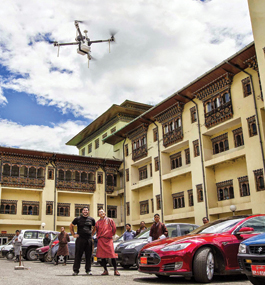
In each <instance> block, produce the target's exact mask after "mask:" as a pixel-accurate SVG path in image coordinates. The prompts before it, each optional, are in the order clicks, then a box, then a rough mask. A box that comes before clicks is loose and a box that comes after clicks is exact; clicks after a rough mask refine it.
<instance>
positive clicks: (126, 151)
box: [124, 144, 129, 156]
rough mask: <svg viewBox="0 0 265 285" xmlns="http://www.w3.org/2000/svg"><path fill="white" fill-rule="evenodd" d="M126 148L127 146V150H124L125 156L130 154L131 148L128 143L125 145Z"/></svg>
mask: <svg viewBox="0 0 265 285" xmlns="http://www.w3.org/2000/svg"><path fill="white" fill-rule="evenodd" d="M124 148H125V150H124V152H125V156H128V155H129V148H128V144H126V145H125V146H124Z"/></svg>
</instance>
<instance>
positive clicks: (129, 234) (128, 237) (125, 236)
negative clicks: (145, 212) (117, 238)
mask: <svg viewBox="0 0 265 285" xmlns="http://www.w3.org/2000/svg"><path fill="white" fill-rule="evenodd" d="M125 227H126V232H124V234H123V240H124V241H128V240H131V239H133V238H134V237H135V236H136V233H135V231H133V230H132V229H131V225H130V224H126V225H125Z"/></svg>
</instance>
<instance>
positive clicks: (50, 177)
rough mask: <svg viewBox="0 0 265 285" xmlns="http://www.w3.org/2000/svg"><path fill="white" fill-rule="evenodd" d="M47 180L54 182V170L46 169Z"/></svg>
mask: <svg viewBox="0 0 265 285" xmlns="http://www.w3.org/2000/svg"><path fill="white" fill-rule="evenodd" d="M47 178H48V180H54V169H53V168H51V167H48V177H47Z"/></svg>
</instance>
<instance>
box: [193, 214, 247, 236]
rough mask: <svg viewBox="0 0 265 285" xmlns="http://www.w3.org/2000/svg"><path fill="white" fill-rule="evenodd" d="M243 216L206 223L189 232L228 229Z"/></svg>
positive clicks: (211, 232)
mask: <svg viewBox="0 0 265 285" xmlns="http://www.w3.org/2000/svg"><path fill="white" fill-rule="evenodd" d="M243 219H245V218H239V219H228V220H222V219H221V220H217V221H214V222H211V223H208V224H205V225H203V226H201V227H199V228H197V229H196V230H194V231H192V232H191V233H190V234H217V233H224V232H226V231H229V230H230V229H231V228H232V227H234V226H235V225H236V224H237V223H239V222H240V221H242V220H243Z"/></svg>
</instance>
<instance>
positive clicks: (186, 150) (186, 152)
mask: <svg viewBox="0 0 265 285" xmlns="http://www.w3.org/2000/svg"><path fill="white" fill-rule="evenodd" d="M185 159H186V164H190V149H189V148H187V149H185Z"/></svg>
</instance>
